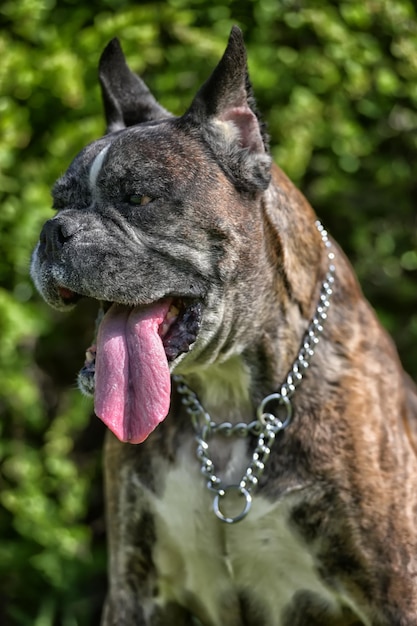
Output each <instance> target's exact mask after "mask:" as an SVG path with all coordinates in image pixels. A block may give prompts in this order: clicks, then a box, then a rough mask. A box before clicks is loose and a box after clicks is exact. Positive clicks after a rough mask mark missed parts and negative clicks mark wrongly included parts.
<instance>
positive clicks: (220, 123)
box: [182, 26, 271, 191]
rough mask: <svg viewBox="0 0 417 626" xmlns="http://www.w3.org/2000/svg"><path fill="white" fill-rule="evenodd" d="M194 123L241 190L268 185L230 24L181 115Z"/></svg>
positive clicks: (264, 146)
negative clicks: (215, 59) (218, 55)
mask: <svg viewBox="0 0 417 626" xmlns="http://www.w3.org/2000/svg"><path fill="white" fill-rule="evenodd" d="M182 119H183V120H184V121H185V122H187V121H191V122H192V123H194V124H197V125H198V126H199V127H200V128H201V129H202V131H203V133H204V135H205V139H206V141H207V143H208V144H209V146H210V147H211V148H212V150H213V152H214V154H215V155H216V158H217V159H218V161H219V162H220V164H221V165H222V167H223V168H224V169H225V170H226V171H227V173H228V174H229V175H230V176H231V177H232V179H233V180H234V182H235V184H236V186H237V187H238V188H239V189H242V190H244V191H257V190H258V191H259V190H264V189H266V188H267V187H268V184H269V181H270V178H271V175H270V168H271V158H270V156H269V153H268V137H267V135H266V133H265V129H264V125H263V123H262V122H261V121H260V119H259V116H258V112H257V109H256V105H255V99H254V97H253V93H252V87H251V84H250V81H249V76H248V70H247V63H246V49H245V44H244V41H243V35H242V32H241V30H240V29H239V28H238V27H237V26H233V28H232V31H231V33H230V37H229V42H228V45H227V48H226V51H225V53H224V55H223V57H222V59H221V60H220V62H219V64H218V65H217V67H216V69H215V70H214V72H213V73H212V75H211V76H210V78H209V79H208V80H207V82H206V83H204V85H203V86H202V87H201V89H200V90H199V91H198V93H197V95H196V97H195V98H194V101H193V102H192V104H191V106H190V108H189V109H188V111H187V112H186V113H185V115H184V116H183V118H182Z"/></svg>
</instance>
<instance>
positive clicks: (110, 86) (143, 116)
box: [99, 39, 171, 132]
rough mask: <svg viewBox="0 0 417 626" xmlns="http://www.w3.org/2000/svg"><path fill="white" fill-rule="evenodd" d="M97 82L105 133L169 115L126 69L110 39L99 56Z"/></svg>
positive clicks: (117, 42) (116, 43) (120, 53)
mask: <svg viewBox="0 0 417 626" xmlns="http://www.w3.org/2000/svg"><path fill="white" fill-rule="evenodd" d="M99 79H100V85H101V92H102V96H103V103H104V111H105V115H106V122H107V132H114V131H116V130H121V129H122V128H126V127H127V126H133V125H134V124H140V123H141V122H149V121H152V120H159V119H163V118H167V117H170V116H171V114H170V113H168V111H166V110H165V109H164V108H163V107H162V106H161V105H160V104H158V102H157V101H156V100H155V98H154V97H153V95H152V94H151V92H150V91H149V89H148V88H147V86H146V85H145V83H144V82H143V81H142V80H141V79H140V78H139V76H136V74H134V73H133V72H132V71H131V70H130V69H129V67H128V65H127V63H126V60H125V57H124V54H123V51H122V48H121V46H120V43H119V40H118V39H112V40H111V41H110V43H109V44H108V45H107V46H106V48H105V49H104V51H103V53H102V55H101V57H100V62H99Z"/></svg>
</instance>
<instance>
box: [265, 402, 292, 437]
mask: <svg viewBox="0 0 417 626" xmlns="http://www.w3.org/2000/svg"><path fill="white" fill-rule="evenodd" d="M274 401H275V402H278V404H280V405H281V406H283V407H285V410H286V412H287V413H286V416H285V419H283V420H282V419H281V418H279V417H277V416H276V415H274V414H273V413H270V412H268V411H265V407H266V406H267V404H268V403H269V402H274ZM257 416H258V420H259V421H260V422H261V423H262V424H264V425H265V426H267V425H269V426H270V427H271V428H272V430H273V431H274V432H276V433H277V432H278V431H280V430H284V428H287V426H288V424H289V423H290V422H291V419H292V405H291V401H290V399H289V397H288V396H282V395H281V394H280V393H271V395H269V396H266V398H264V399H263V400H262V402H261V403H260V405H259V406H258V409H257ZM271 417H272V418H273V420H274V421H273V422H272V423H271Z"/></svg>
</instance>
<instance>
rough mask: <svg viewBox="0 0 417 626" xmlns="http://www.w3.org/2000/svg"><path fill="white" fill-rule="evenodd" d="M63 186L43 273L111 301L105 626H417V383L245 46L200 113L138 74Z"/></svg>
mask: <svg viewBox="0 0 417 626" xmlns="http://www.w3.org/2000/svg"><path fill="white" fill-rule="evenodd" d="M99 77H100V83H101V89H102V94H103V101H104V108H105V114H106V121H107V132H106V134H105V135H104V137H102V138H101V139H98V140H97V141H94V142H92V143H91V144H89V145H88V146H87V147H85V148H84V149H83V150H82V151H81V152H80V153H79V154H78V156H76V158H75V159H74V161H73V162H72V164H71V165H70V167H69V168H68V170H67V172H66V173H65V174H64V175H63V176H62V177H61V178H60V179H59V180H58V181H57V182H56V184H55V186H54V188H53V198H54V207H55V208H56V210H57V214H56V216H55V217H53V218H52V219H50V220H48V221H47V222H46V223H45V225H44V226H43V228H42V231H41V234H40V239H39V243H38V244H37V247H36V249H35V251H34V253H33V258H32V265H31V274H32V277H33V280H34V282H35V284H36V286H37V288H38V290H39V291H40V293H41V295H42V296H43V297H44V299H45V300H46V301H47V302H48V303H49V304H50V305H52V306H53V307H55V308H57V309H60V310H64V311H66V310H69V309H71V308H72V307H74V306H75V305H76V303H77V301H78V300H79V299H80V298H82V297H88V298H94V299H96V300H97V301H99V303H100V307H99V308H100V314H99V318H98V322H97V327H98V330H97V336H96V338H95V340H94V343H93V345H92V346H91V347H90V348H89V349H88V350H87V357H86V362H85V364H84V367H83V369H82V370H81V372H80V375H79V385H80V387H81V389H82V390H83V391H84V393H87V394H89V395H94V402H95V412H96V414H97V416H98V417H99V418H101V420H103V422H104V423H105V424H106V425H107V426H108V429H109V430H108V436H107V440H106V444H105V481H106V507H107V520H108V540H109V592H108V598H107V600H106V604H105V607H104V610H103V617H102V625H103V626H111V625H113V626H116V625H117V626H134V625H135V626H151V625H152V626H156V625H160V626H186V625H191V624H193V625H196V624H199V625H201V626H243V625H245V626H353V625H360V624H362V625H364V626H411V625H415V624H417V524H416V522H417V488H416V484H417V460H416V445H417V389H416V387H415V386H414V383H413V382H412V381H411V379H410V378H409V377H408V376H407V375H406V374H405V373H404V371H403V369H402V367H401V365H400V362H399V358H398V356H397V353H396V350H395V347H394V345H393V342H392V341H391V339H390V338H389V337H388V335H387V334H386V333H385V331H384V330H383V329H382V327H381V326H380V324H379V323H378V321H377V319H376V316H375V314H374V312H373V310H372V309H371V307H370V305H369V304H368V303H367V302H366V300H365V299H364V297H363V295H362V293H361V291H360V288H359V286H358V284H357V281H356V279H355V277H354V274H353V271H352V269H351V267H350V265H349V262H348V261H347V259H346V258H345V256H344V255H343V253H342V251H341V250H340V249H339V247H338V246H337V244H336V243H335V242H334V241H332V239H331V237H330V236H329V235H328V233H327V232H326V230H325V229H324V227H323V226H322V225H321V224H320V223H319V222H318V221H317V218H316V216H315V214H314V212H313V209H312V208H311V207H310V205H309V204H308V202H307V201H306V199H305V198H304V197H303V196H302V194H301V193H300V192H299V191H298V190H297V189H296V188H295V186H294V185H293V184H292V183H291V182H290V181H289V179H288V178H287V177H286V176H285V175H284V174H283V172H282V171H281V170H280V169H279V168H278V167H277V166H275V165H273V164H272V162H271V156H270V152H269V148H268V137H267V133H266V130H265V127H264V124H263V122H262V121H261V118H260V116H259V113H258V110H257V108H256V104H255V100H254V96H253V93H252V87H251V84H250V81H249V78H248V73H247V65H246V50H245V46H244V42H243V38H242V33H241V32H240V30H239V29H238V28H237V27H233V29H232V31H231V34H230V38H229V42H228V45H227V48H226V51H225V53H224V55H223V57H222V59H221V60H220V62H219V64H218V65H217V67H216V68H215V69H214V71H213V73H212V74H211V76H210V77H209V78H208V80H207V82H206V83H205V84H204V85H203V86H202V87H201V88H200V90H199V91H198V92H197V94H196V96H195V98H194V100H193V102H192V104H191V105H190V107H189V109H188V110H187V111H186V113H185V114H184V115H182V116H181V117H174V116H173V115H171V114H170V113H169V112H168V111H166V110H165V109H164V108H163V107H162V106H161V105H160V104H158V102H157V101H156V100H155V99H154V97H153V96H152V94H151V93H150V91H149V90H148V88H147V87H146V86H145V84H144V83H143V82H142V81H141V80H140V79H139V78H138V77H137V76H136V75H135V74H134V73H132V72H131V70H130V69H129V68H128V66H127V64H126V61H125V58H124V55H123V52H122V49H121V47H120V44H119V43H118V40H113V41H111V42H110V43H109V45H108V46H107V48H106V49H105V50H104V52H103V54H102V57H101V60H100V65H99Z"/></svg>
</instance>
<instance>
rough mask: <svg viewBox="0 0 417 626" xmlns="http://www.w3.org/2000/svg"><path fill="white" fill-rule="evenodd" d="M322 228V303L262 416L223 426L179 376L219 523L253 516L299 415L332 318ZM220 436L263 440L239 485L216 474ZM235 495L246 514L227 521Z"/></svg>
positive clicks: (327, 244) (260, 411)
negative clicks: (274, 451)
mask: <svg viewBox="0 0 417 626" xmlns="http://www.w3.org/2000/svg"><path fill="white" fill-rule="evenodd" d="M316 227H317V229H318V231H319V233H320V235H321V238H322V240H323V243H324V245H325V247H326V248H327V250H328V252H327V257H328V260H329V266H328V269H327V273H326V276H325V278H324V280H323V282H322V284H321V288H320V295H319V302H318V305H317V307H316V311H315V314H314V316H313V319H312V321H311V322H310V324H309V326H308V328H307V330H306V332H305V334H304V337H303V339H302V342H301V347H300V350H299V353H298V355H297V358H296V359H295V361H294V363H293V365H292V367H291V368H290V370H289V372H288V374H287V377H286V379H285V381H284V383H283V384H282V385H281V388H280V390H279V391H278V392H276V393H272V394H270V395H268V396H266V397H265V398H264V399H263V400H262V402H261V403H260V404H259V406H258V408H257V411H256V416H257V419H256V420H255V421H253V422H250V423H249V424H246V423H245V422H239V423H238V424H231V423H230V422H223V423H221V424H217V423H216V422H213V421H212V420H211V418H210V415H209V414H208V413H207V411H205V410H204V408H203V406H202V405H201V403H200V401H199V399H198V397H197V395H196V394H195V393H194V391H192V390H191V389H190V388H189V387H188V385H187V383H186V382H185V380H184V379H183V378H182V377H181V376H173V380H174V381H175V383H176V385H177V390H178V392H179V393H180V394H181V396H182V403H183V405H184V406H185V408H186V411H187V413H188V414H189V415H190V417H191V421H192V424H193V427H194V430H195V437H196V442H197V451H196V453H197V458H198V459H199V461H200V462H201V473H202V474H203V476H204V477H205V478H206V479H207V488H208V489H209V490H210V491H213V492H214V493H215V496H214V500H213V511H214V513H215V515H216V516H217V517H218V519H220V520H221V521H222V522H225V523H226V524H234V523H236V522H239V521H241V520H242V519H243V518H244V517H246V515H247V514H248V513H249V510H250V508H251V505H252V496H251V491H252V489H253V488H254V487H256V485H257V484H258V482H259V479H260V477H261V476H262V474H263V471H264V468H265V464H266V462H267V460H268V458H269V455H270V453H271V447H272V445H273V443H274V441H275V437H276V435H277V434H278V433H279V432H280V431H282V430H284V429H286V428H287V427H288V426H289V425H290V423H291V420H292V416H293V408H292V404H291V398H292V396H293V395H294V392H295V390H296V389H297V387H298V386H299V385H300V383H301V381H302V380H303V376H304V372H305V371H306V370H307V369H308V367H309V366H310V361H311V359H312V357H313V356H314V352H315V349H316V346H317V344H318V342H319V338H320V335H321V334H322V332H323V327H324V323H325V321H326V319H327V312H328V310H329V307H330V299H331V296H332V293H333V284H334V274H335V266H334V263H333V262H334V253H333V251H332V250H331V248H332V244H331V242H330V240H329V238H328V234H327V231H326V230H325V229H324V228H323V226H322V224H321V223H320V222H319V221H317V222H316ZM274 403H275V405H278V408H279V411H278V412H279V415H275V413H274V412H273V405H274ZM215 435H223V436H225V437H232V436H236V437H247V436H248V435H254V436H256V437H257V438H258V441H257V444H256V446H255V450H254V452H253V455H252V459H251V461H250V463H249V466H248V467H247V469H246V472H245V473H244V475H243V476H242V478H241V480H240V482H239V484H237V485H223V484H222V481H221V479H220V478H219V477H218V476H217V475H216V473H215V468H214V464H213V461H212V460H211V458H210V456H209V444H208V440H209V439H210V438H211V437H213V436H215ZM233 492H236V493H237V494H238V495H240V496H242V498H243V499H244V502H243V507H242V508H241V512H240V513H238V514H236V515H235V516H227V515H226V514H225V513H224V512H223V509H224V504H225V501H226V500H227V496H229V497H230V494H231V493H233Z"/></svg>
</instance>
